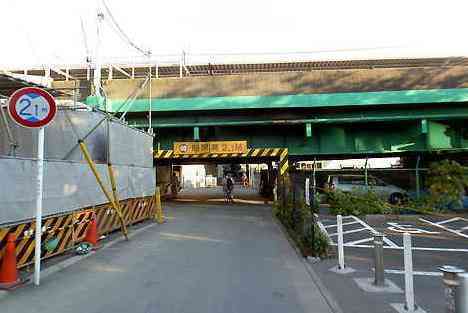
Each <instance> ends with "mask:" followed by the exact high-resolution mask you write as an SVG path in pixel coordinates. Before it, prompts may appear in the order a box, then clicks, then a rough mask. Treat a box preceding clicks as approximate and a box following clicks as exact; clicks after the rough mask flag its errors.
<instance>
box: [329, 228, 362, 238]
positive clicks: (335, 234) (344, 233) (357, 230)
mask: <svg viewBox="0 0 468 313" xmlns="http://www.w3.org/2000/svg"><path fill="white" fill-rule="evenodd" d="M365 230H368V229H367V227H364V228H358V229H353V230H347V231H344V232H343V235H346V234H353V233H358V232H361V231H365ZM337 235H338V233H333V234H330V236H337Z"/></svg>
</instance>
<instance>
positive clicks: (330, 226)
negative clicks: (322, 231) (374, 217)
mask: <svg viewBox="0 0 468 313" xmlns="http://www.w3.org/2000/svg"><path fill="white" fill-rule="evenodd" d="M358 223H359V222H358V221H354V222H348V223H343V224H342V225H343V226H346V225H352V224H358ZM336 226H338V224H332V225H327V226H325V228H332V227H336Z"/></svg>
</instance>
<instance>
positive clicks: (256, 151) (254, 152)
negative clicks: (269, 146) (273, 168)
mask: <svg viewBox="0 0 468 313" xmlns="http://www.w3.org/2000/svg"><path fill="white" fill-rule="evenodd" d="M259 152H260V149H255V150H254V151H253V152H252V156H253V157H255V156H257V154H258V153H259Z"/></svg>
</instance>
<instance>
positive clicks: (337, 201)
mask: <svg viewBox="0 0 468 313" xmlns="http://www.w3.org/2000/svg"><path fill="white" fill-rule="evenodd" d="M328 199H329V200H328V201H329V204H330V213H332V214H341V215H364V214H388V213H391V212H392V211H393V209H392V206H391V205H389V204H388V203H387V202H385V201H384V200H382V199H380V198H379V196H378V195H377V194H376V193H374V192H372V191H367V192H365V193H360V192H350V193H347V192H346V193H345V192H342V191H339V190H335V191H331V192H329V193H328Z"/></svg>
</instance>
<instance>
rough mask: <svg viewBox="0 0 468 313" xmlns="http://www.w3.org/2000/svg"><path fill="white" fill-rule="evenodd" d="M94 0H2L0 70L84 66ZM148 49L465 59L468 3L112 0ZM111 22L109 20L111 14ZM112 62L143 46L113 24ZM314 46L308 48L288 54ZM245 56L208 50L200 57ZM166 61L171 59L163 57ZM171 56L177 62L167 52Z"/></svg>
mask: <svg viewBox="0 0 468 313" xmlns="http://www.w3.org/2000/svg"><path fill="white" fill-rule="evenodd" d="M97 3H98V1H95V0H81V1H76V0H67V1H63V0H42V1H32V0H29V1H14V0H2V1H0V27H1V29H2V40H3V41H4V42H3V45H2V47H1V48H0V66H3V67H5V66H21V65H32V64H35V65H41V64H54V63H82V62H83V61H84V60H85V55H86V52H85V51H86V49H85V48H84V46H85V45H84V40H83V34H82V31H81V26H80V25H81V24H80V17H81V18H82V19H83V22H84V26H85V32H86V37H87V42H88V45H89V47H90V49H91V50H93V49H94V46H95V34H96V21H95V20H96V19H95V15H96V8H97ZM106 3H107V5H108V6H109V8H110V9H111V11H112V13H113V15H114V17H115V19H116V20H117V21H118V23H119V25H120V26H121V27H122V29H124V30H125V33H126V34H127V35H128V36H129V37H131V38H132V40H133V41H134V42H135V43H137V44H138V45H139V46H142V47H144V48H145V49H151V51H152V52H153V54H154V55H155V57H156V58H158V55H162V54H180V53H181V51H182V50H185V51H187V53H188V61H189V62H190V61H192V62H194V63H197V62H203V61H206V60H211V61H214V62H223V61H226V62H229V61H243V60H244V61H251V60H254V61H256V60H262V59H265V58H266V57H265V56H262V55H251V56H249V57H248V56H243V55H242V54H244V53H245V54H261V53H276V55H273V56H271V55H270V56H269V58H272V59H279V58H281V59H299V58H305V59H353V58H354V59H356V58H380V57H430V56H466V55H468V41H467V40H466V29H467V26H466V22H465V20H466V16H465V15H466V12H468V1H461V0H457V1H455V0H445V1H433V0H426V1H416V0H413V1H408V0H392V1H375V0H374V1H367V0H361V1H338V0H326V1H321V0H315V1H311V0H289V1H277V0H269V1H268V0H237V1H225V0H203V1H202V0H191V1H183V0H171V1H161V0H158V1H148V0H146V1H143V0H132V1H124V0H122V1H120V0H107V2H106ZM105 19H106V20H109V16H105ZM102 34H103V36H102V37H103V45H102V50H101V51H102V55H103V58H104V59H105V60H111V59H112V60H114V59H115V58H117V57H118V58H119V59H120V58H121V59H129V58H130V57H131V56H135V55H138V52H137V51H135V50H134V49H132V48H131V47H129V46H128V45H127V44H125V43H124V42H123V41H122V40H121V39H120V37H119V36H118V35H117V34H116V33H115V32H114V31H113V30H112V29H111V27H110V26H109V25H108V24H107V23H106V22H105V23H104V25H103V29H102ZM289 52H307V54H304V55H300V54H289V55H288V53H289ZM225 53H229V54H236V55H235V56H231V57H228V56H213V57H211V58H209V57H206V56H203V57H196V56H195V55H197V54H207V55H210V54H211V55H216V54H225ZM159 58H160V59H164V57H159ZM166 59H168V58H167V57H166Z"/></svg>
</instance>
